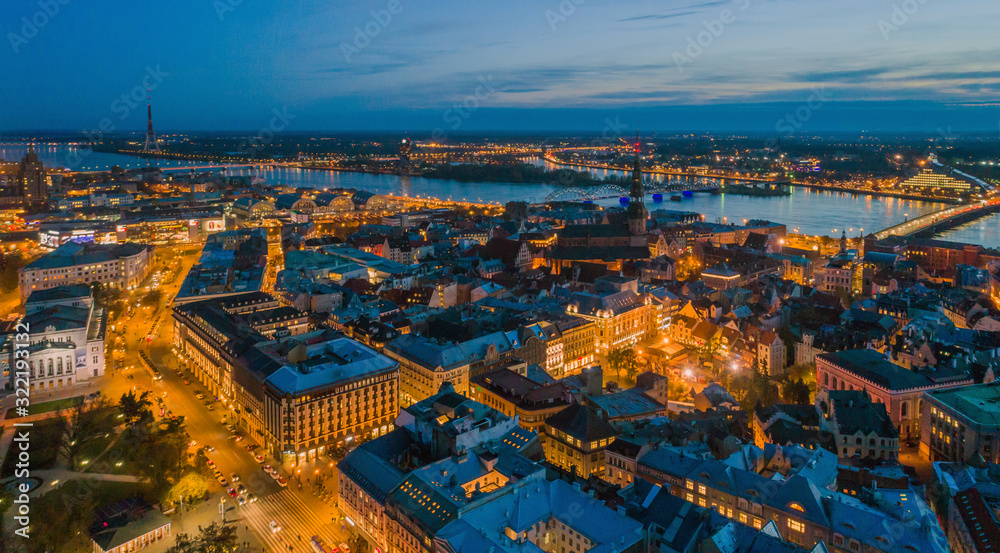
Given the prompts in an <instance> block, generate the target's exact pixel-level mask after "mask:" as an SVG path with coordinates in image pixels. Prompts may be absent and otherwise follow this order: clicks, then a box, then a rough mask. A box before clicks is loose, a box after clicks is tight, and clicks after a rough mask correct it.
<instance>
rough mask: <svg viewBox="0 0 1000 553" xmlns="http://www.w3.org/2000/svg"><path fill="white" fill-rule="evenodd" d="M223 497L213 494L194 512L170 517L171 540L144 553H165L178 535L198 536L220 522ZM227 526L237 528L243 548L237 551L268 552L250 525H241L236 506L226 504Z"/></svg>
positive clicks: (160, 543)
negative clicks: (220, 507)
mask: <svg viewBox="0 0 1000 553" xmlns="http://www.w3.org/2000/svg"><path fill="white" fill-rule="evenodd" d="M220 497H222V495H221V494H218V493H215V494H212V495H211V496H210V497H209V498H208V499H207V500H205V501H203V502H201V503H199V504H198V506H197V507H195V508H194V509H192V510H185V512H184V513H177V512H175V513H173V514H172V515H170V520H172V521H173V525H172V527H171V532H170V534H171V536H172V537H171V538H169V539H166V540H163V541H161V542H159V543H156V544H153V547H149V548H147V549H144V550H143V551H144V553H164V552H165V551H167V550H168V549H170V548H171V547H173V545H174V543H175V542H176V536H177V534H187V535H189V536H197V535H198V534H199V533H200V530H199V528H205V527H207V526H209V525H210V524H212V523H214V522H219V520H220V519H219V498H220ZM226 505H227V509H226V525H230V526H235V527H236V537H237V543H239V544H240V546H241V548H240V549H237V551H239V552H250V551H260V552H266V551H267V550H266V549H265V548H264V545H263V544H261V542H260V541H258V540H257V536H255V535H254V533H253V531H252V530H250V529H249V528H248V525H246V524H243V523H241V520H240V519H239V518H238V517H237V514H236V513H237V509H236V507H235V506H234V505H230V504H229V503H227V504H226ZM245 542H249V544H250V545H249V548H243V547H242V546H243V544H244V543H245Z"/></svg>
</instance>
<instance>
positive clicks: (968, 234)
mask: <svg viewBox="0 0 1000 553" xmlns="http://www.w3.org/2000/svg"><path fill="white" fill-rule="evenodd" d="M25 151H26V147H25V146H23V145H20V144H0V159H4V160H8V161H14V160H19V159H20V158H21V157H22V156H23V155H24V152H25ZM36 151H37V152H38V156H39V159H40V160H41V161H42V162H43V163H44V164H45V165H46V167H58V166H62V167H69V168H71V169H75V170H80V171H100V170H107V169H109V168H110V167H112V166H114V165H118V166H121V167H123V168H126V169H129V168H136V167H144V166H146V165H149V164H151V163H152V164H155V165H158V166H160V167H163V168H164V169H169V168H170V167H177V166H192V165H208V164H207V163H198V162H191V161H183V160H147V159H142V158H138V157H135V156H128V155H122V154H107V153H101V152H91V151H90V150H86V149H77V148H75V147H69V146H65V145H44V144H43V145H39V146H36ZM531 161H532V163H535V164H538V165H542V166H546V167H547V168H550V169H551V168H554V166H552V165H551V164H548V163H547V162H544V161H542V160H540V159H535V160H531ZM592 172H593V173H594V174H595V175H598V176H600V177H604V176H607V175H610V174H613V173H617V174H619V175H623V174H624V173H622V172H616V171H605V170H592ZM226 173H227V174H228V175H256V176H259V177H260V178H262V179H264V180H265V181H267V182H269V183H271V184H280V185H289V186H296V187H304V188H318V189H323V188H337V187H343V188H358V189H363V190H369V191H372V192H377V193H382V194H394V195H405V196H420V197H435V198H446V199H453V200H466V201H483V202H498V203H505V202H508V201H511V200H521V201H527V202H541V201H543V200H544V199H545V197H546V196H547V195H549V194H550V193H552V192H554V191H557V190H560V189H561V188H560V187H558V186H553V185H548V184H522V183H495V182H457V181H448V180H438V179H425V178H420V177H397V176H395V175H374V174H369V173H354V172H346V171H318V170H308V169H295V168H275V169H266V170H253V169H231V170H227V171H226ZM654 177H657V178H658V179H659V178H662V176H661V175H654ZM597 203H598V204H600V205H605V206H613V205H618V200H617V199H616V198H611V199H607V200H599V201H598V202H597ZM646 204H647V207H648V208H649V209H650V211H653V210H655V209H668V210H683V211H695V212H698V213H702V214H704V215H705V220H706V221H713V222H714V221H720V222H727V223H736V224H740V223H742V222H743V220H744V219H757V218H760V219H769V220H771V221H775V222H778V223H783V224H785V226H786V227H787V228H788V231H789V232H796V233H803V234H813V235H816V234H819V235H830V236H837V237H839V236H840V233H841V231H843V230H845V229H846V230H847V232H848V234H850V235H855V236H856V235H858V234H861V233H866V234H867V233H869V232H874V231H876V230H881V229H883V228H886V227H889V226H891V225H894V224H896V223H899V222H902V221H903V220H904V219H906V218H907V217H909V218H913V217H917V216H920V215H922V214H925V213H930V212H932V211H937V210H939V209H943V208H945V207H947V206H946V205H945V204H941V203H937V202H924V201H919V200H904V199H899V198H881V197H872V196H862V195H851V194H847V193H842V192H829V191H820V190H812V189H808V188H794V189H793V193H792V195H791V196H785V197H766V198H756V197H747V196H737V195H732V194H720V195H717V196H712V195H709V194H695V195H694V196H693V197H690V198H684V200H683V201H681V202H672V201H669V199H667V201H664V202H654V201H653V199H652V197H651V196H650V197H647V199H646ZM938 238H941V239H944V240H954V241H960V242H970V243H975V244H982V245H984V246H987V247H1000V215H993V216H990V217H985V218H983V219H980V220H978V221H974V222H972V223H969V224H967V225H963V226H962V227H959V228H956V229H954V230H951V231H949V232H946V233H943V234H942V235H941V236H939V237H938Z"/></svg>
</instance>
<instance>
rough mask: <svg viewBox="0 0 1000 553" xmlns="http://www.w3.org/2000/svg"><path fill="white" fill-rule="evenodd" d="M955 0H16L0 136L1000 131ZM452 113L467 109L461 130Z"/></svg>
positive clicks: (989, 55) (976, 8)
mask: <svg viewBox="0 0 1000 553" xmlns="http://www.w3.org/2000/svg"><path fill="white" fill-rule="evenodd" d="M960 3H961V4H963V6H962V9H954V7H955V4H954V3H949V4H945V3H936V2H926V1H925V2H921V1H920V0H911V1H909V2H897V3H886V4H885V5H882V3H872V2H862V1H860V0H851V1H849V2H839V3H837V6H836V7H832V6H831V5H829V3H823V2H818V1H804V2H791V1H781V0H776V1H771V2H754V1H753V0H734V1H718V2H702V1H690V2H684V3H681V4H674V5H671V6H669V7H667V6H657V5H652V4H650V3H646V2H625V3H609V2H594V1H589V2H579V3H578V2H575V1H574V0H565V1H563V2H561V3H559V2H551V3H540V4H529V3H527V2H513V3H505V4H504V6H503V7H502V8H498V7H495V6H477V7H476V8H475V9H471V8H469V7H467V6H465V5H459V4H455V3H436V4H434V5H433V6H424V5H421V4H417V3H411V2H409V1H407V0H398V1H396V0H393V1H386V2H365V3H360V2H359V3H353V4H351V5H340V6H326V5H324V4H321V3H312V2H309V3H303V4H298V5H296V6H295V7H292V8H288V7H285V6H282V7H281V8H278V7H276V6H269V5H263V6H262V5H253V4H249V3H241V2H234V1H232V0H219V1H216V2H205V3H200V4H197V5H191V6H173V5H166V4H163V3H151V4H143V5H141V6H134V5H130V4H125V3H107V4H102V5H101V7H100V8H97V7H88V6H83V5H77V4H74V3H69V4H66V5H62V4H58V8H57V9H54V11H55V13H54V15H51V16H50V15H48V14H47V13H45V12H44V11H42V10H41V7H40V5H39V4H38V3H36V2H18V3H16V6H12V7H11V9H10V10H7V12H6V14H5V18H4V19H5V21H4V24H3V25H2V26H0V28H2V29H4V30H6V31H7V32H6V33H5V34H6V38H7V42H8V44H7V45H6V46H5V47H4V48H3V49H0V50H2V54H0V57H2V59H4V62H5V65H6V66H7V67H9V68H10V69H11V71H12V73H13V74H19V75H24V76H25V77H27V78H25V79H22V81H21V82H20V84H19V86H17V87H5V89H4V91H0V101H2V102H3V103H4V104H5V105H7V106H9V107H10V108H11V109H8V110H4V113H3V114H2V115H0V129H3V130H5V131H11V130H24V129H64V130H82V129H92V128H95V127H96V126H97V125H98V123H99V122H100V121H101V120H102V119H103V118H105V117H110V118H112V119H113V121H114V122H115V123H116V130H129V131H131V130H141V129H143V128H144V124H145V118H144V115H145V113H144V112H145V109H144V106H141V104H143V103H144V101H136V100H134V98H135V97H136V96H138V95H133V94H132V92H133V91H134V90H135V89H136V88H139V89H141V88H143V87H144V86H145V85H147V84H149V85H151V86H150V88H151V89H152V91H151V94H152V98H153V99H152V101H153V104H154V107H155V108H156V110H155V111H156V116H157V121H158V123H157V127H158V129H161V130H163V131H164V132H169V131H186V130H232V129H253V128H259V127H260V126H261V124H262V123H261V120H265V122H266V118H268V117H269V114H270V113H271V111H272V110H274V109H286V110H289V111H290V112H292V113H295V114H296V115H297V120H296V121H295V125H294V127H295V130H302V131H321V130H327V131H355V130H406V129H411V130H412V131H413V132H421V131H431V130H433V129H434V128H436V127H440V126H450V125H452V124H455V123H459V122H460V124H459V126H460V129H455V130H461V131H467V132H477V131H517V130H522V131H541V130H548V129H551V130H570V131H594V132H599V131H600V130H601V128H602V127H603V126H604V124H605V123H604V121H605V119H607V118H609V117H611V118H614V117H616V116H617V117H620V118H621V119H623V120H626V121H634V120H642V122H643V125H644V126H648V127H650V128H657V129H661V130H664V131H720V132H721V131H759V132H773V131H775V130H776V129H775V127H776V121H778V120H779V119H780V118H781V117H782V116H783V115H784V114H786V113H788V112H790V111H794V110H795V109H797V108H798V107H800V106H802V105H803V104H807V103H809V104H811V105H813V106H820V108H819V109H813V113H812V114H811V117H810V120H809V121H808V125H807V126H805V127H804V129H803V132H823V131H858V132H861V131H868V132H891V131H907V132H935V131H936V130H937V129H938V128H949V127H950V128H953V129H955V130H956V131H965V132H971V131H996V130H997V128H998V123H997V121H998V119H1000V107H998V106H997V104H996V102H995V94H996V90H997V84H998V81H997V78H996V75H995V74H994V72H993V61H992V60H993V59H994V58H995V53H996V51H997V49H998V47H1000V43H998V42H997V40H996V39H994V38H991V37H992V36H993V34H992V33H990V32H989V31H990V27H989V22H990V21H993V20H995V18H996V16H997V15H1000V11H998V8H997V6H996V5H995V4H990V3H987V2H984V1H971V0H969V1H964V2H960ZM50 11H51V10H50ZM38 13H41V15H38ZM22 18H23V19H22ZM820 22H822V24H820ZM40 23H44V24H40ZM93 29H106V30H107V31H106V32H101V33H94V32H93ZM66 83H86V84H85V86H84V85H80V84H77V85H75V86H66ZM123 95H125V97H126V98H125V100H124V101H122V96H123ZM130 95H131V96H132V97H133V100H130V99H129V98H128V97H129V96H130ZM143 99H144V98H143ZM817 99H818V100H819V102H818V103H817ZM116 102H117V103H116ZM456 105H458V106H463V105H464V106H465V108H466V111H464V112H462V114H461V116H460V117H459V118H455V117H454V116H453V117H451V118H449V117H448V113H447V110H449V109H450V108H451V109H454V107H455V106H456ZM452 115H454V114H452Z"/></svg>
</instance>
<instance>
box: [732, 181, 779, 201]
mask: <svg viewBox="0 0 1000 553" xmlns="http://www.w3.org/2000/svg"><path fill="white" fill-rule="evenodd" d="M719 192H721V193H723V194H734V195H737V196H750V197H751V198H773V197H779V196H791V195H792V190H791V188H789V187H788V185H786V184H782V185H778V186H775V187H773V188H772V187H769V186H767V185H764V186H753V185H747V184H732V183H727V184H724V185H722V188H720V189H719Z"/></svg>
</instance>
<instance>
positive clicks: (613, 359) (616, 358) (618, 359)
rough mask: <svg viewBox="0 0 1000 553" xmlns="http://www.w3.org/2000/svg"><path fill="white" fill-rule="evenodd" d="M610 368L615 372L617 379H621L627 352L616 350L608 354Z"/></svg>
mask: <svg viewBox="0 0 1000 553" xmlns="http://www.w3.org/2000/svg"><path fill="white" fill-rule="evenodd" d="M607 357H608V368H609V369H611V370H613V371H615V376H616V378H621V375H622V369H623V368H624V365H623V363H624V361H625V350H623V349H622V348H615V349H613V350H611V351H609V352H608V355H607Z"/></svg>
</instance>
